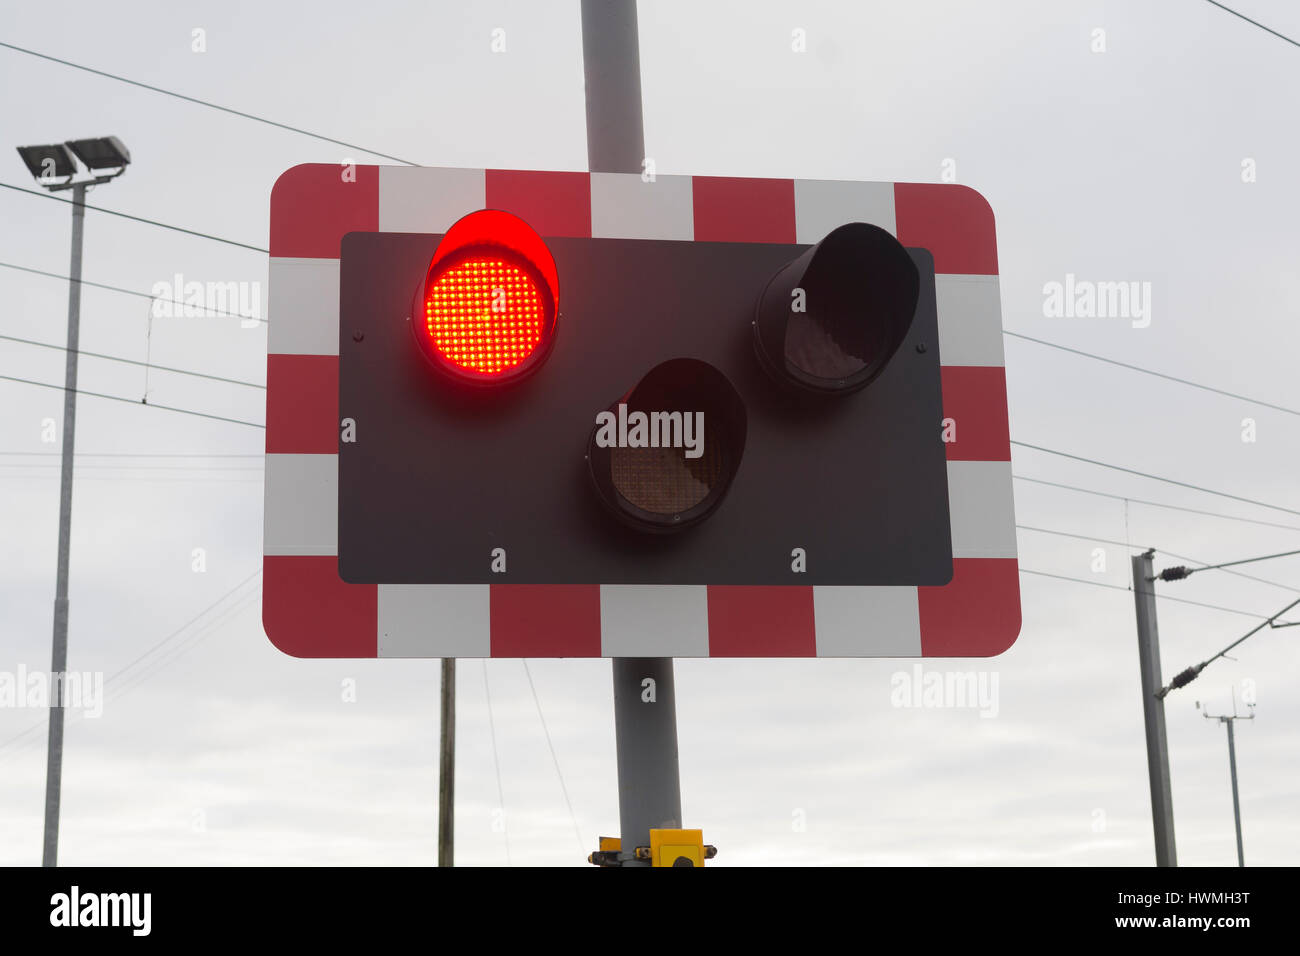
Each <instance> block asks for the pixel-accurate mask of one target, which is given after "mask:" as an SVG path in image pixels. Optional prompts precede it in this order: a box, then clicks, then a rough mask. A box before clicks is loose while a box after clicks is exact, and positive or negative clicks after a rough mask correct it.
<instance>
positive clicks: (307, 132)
mask: <svg viewBox="0 0 1300 956" xmlns="http://www.w3.org/2000/svg"><path fill="white" fill-rule="evenodd" d="M0 47H6V48H8V49H10V50H14V51H16V52H18V53H26V54H27V55H28V56H35V57H39V58H40V59H42V60H49V61H50V62H52V63H58V64H60V65H62V66H70V67H72V68H73V69H74V70H82V71H84V72H86V73H93V74H95V75H96V76H102V77H105V78H106V79H110V80H116V81H117V82H119V83H126V84H128V85H130V86H136V87H139V88H140V89H142V90H149V91H151V92H153V93H161V94H162V95H163V96H172V97H175V98H176V99H178V100H184V101H185V102H187V103H195V104H197V105H199V106H205V107H207V108H208V109H210V110H219V111H220V112H222V113H229V114H231V115H232V116H241V117H243V118H244V119H248V120H252V121H253V122H255V123H264V124H266V125H267V126H274V127H276V128H277V129H283V130H288V131H289V132H291V133H299V134H301V135H303V136H310V137H311V138H312V139H318V140H321V141H322V142H325V143H333V144H334V145H335V146H346V147H347V148H348V149H355V150H360V151H361V152H363V153H369V154H370V155H371V156H380V157H382V158H383V159H391V160H392V161H393V162H395V163H402V164H404V165H406V166H419V165H420V164H419V163H413V162H411V161H410V160H409V159H402V158H401V157H399V156H390V155H389V154H388V153H380V152H377V151H375V150H373V149H366V147H364V146H358V145H356V144H355V143H346V142H344V141H343V140H341V139H334V138H333V137H332V136H324V135H322V134H320V133H313V132H311V131H310V130H305V129H301V128H299V127H297V126H290V125H289V124H287V123H279V122H276V121H275V120H271V119H267V118H266V117H265V116H258V115H256V114H254V113H245V112H244V111H243V110H236V109H232V108H230V107H229V106H221V105H220V104H218V103H210V102H208V101H207V100H201V99H198V98H197V97H194V96H186V95H185V94H184V93H177V92H176V91H175V90H168V89H165V88H163V87H161V86H152V85H150V84H148V83H141V82H140V81H139V80H132V79H129V78H127V77H125V76H119V75H118V74H116V73H109V72H108V71H107V70H97V69H95V68H94V67H90V66H84V65H83V64H81V63H73V62H72V61H71V60H61V59H59V58H58V57H57V56H50V55H49V54H48V53H38V52H37V51H35V50H29V49H27V48H26V47H21V46H15V45H14V44H12V43H4V42H0Z"/></svg>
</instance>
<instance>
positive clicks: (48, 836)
mask: <svg viewBox="0 0 1300 956" xmlns="http://www.w3.org/2000/svg"><path fill="white" fill-rule="evenodd" d="M85 220H86V187H85V185H84V184H81V185H77V186H74V187H73V189H72V263H71V266H70V267H69V272H68V276H69V278H70V280H71V281H70V282H69V284H68V350H67V353H66V355H65V364H64V368H63V458H62V462H61V464H60V467H59V557H58V572H57V575H56V578H55V584H54V650H53V654H52V656H51V662H50V680H51V684H52V687H53V693H52V695H51V700H50V736H49V749H48V751H47V753H46V760H45V843H44V849H43V852H42V854H41V865H42V866H57V865H58V859H59V797H60V794H61V793H62V790H63V693H64V681H63V674H64V673H65V672H66V671H67V669H68V557H69V553H70V551H71V542H72V449H73V440H74V437H75V434H76V425H77V349H78V347H79V344H80V341H81V243H82V236H83V227H84V224H85Z"/></svg>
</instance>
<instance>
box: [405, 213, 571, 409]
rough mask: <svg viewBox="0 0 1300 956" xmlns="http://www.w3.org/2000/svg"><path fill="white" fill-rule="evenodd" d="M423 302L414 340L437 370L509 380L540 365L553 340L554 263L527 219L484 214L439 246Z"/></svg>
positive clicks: (473, 378) (464, 222)
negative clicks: (525, 220)
mask: <svg viewBox="0 0 1300 956" xmlns="http://www.w3.org/2000/svg"><path fill="white" fill-rule="evenodd" d="M420 299H421V300H422V301H423V307H422V308H421V309H420V312H419V313H417V315H418V318H416V317H413V318H414V319H415V321H414V322H413V325H414V327H415V333H416V341H417V343H418V344H419V346H420V348H421V351H423V352H424V353H425V355H426V356H427V357H428V358H429V359H430V360H431V361H433V363H434V364H435V365H436V366H438V367H439V368H441V369H442V370H443V371H445V372H448V373H449V374H451V375H452V376H453V377H455V378H458V379H460V380H462V381H468V382H474V383H479V384H496V383H501V382H505V381H509V380H511V379H514V378H518V377H521V376H523V375H525V374H527V373H528V372H530V371H532V370H533V369H534V368H535V367H536V366H537V365H539V364H540V363H541V360H542V359H543V358H544V357H545V355H546V352H547V350H548V348H549V346H550V343H551V339H552V338H553V336H554V334H555V319H556V303H557V301H558V288H557V280H556V271H555V261H554V259H553V258H552V257H551V254H550V250H548V249H547V248H546V244H545V243H544V242H543V241H542V239H541V237H540V236H538V235H537V233H535V232H534V231H533V230H532V229H531V228H530V227H529V226H528V224H527V223H525V222H524V221H523V220H521V219H519V218H518V217H516V216H512V215H510V214H509V213H504V212H501V211H499V210H495V209H485V210H481V211H480V212H476V213H471V214H470V215H468V216H466V217H465V218H463V219H461V220H460V221H459V222H457V223H456V224H455V225H454V226H452V228H451V229H449V230H448V231H447V234H446V235H445V236H444V237H443V239H442V241H441V242H440V243H439V244H438V248H437V250H436V251H435V252H434V255H433V260H432V261H431V262H430V264H429V270H428V273H427V274H426V278H425V281H424V284H423V286H422V287H421V292H420Z"/></svg>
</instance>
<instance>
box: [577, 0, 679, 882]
mask: <svg viewBox="0 0 1300 956" xmlns="http://www.w3.org/2000/svg"><path fill="white" fill-rule="evenodd" d="M582 61H583V76H584V77H585V80H586V102H587V165H588V168H590V170H591V171H592V172H593V173H639V172H641V163H642V161H643V160H644V158H645V132H644V124H643V122H642V116H641V51H640V44H639V42H638V39H637V20H636V0H582ZM613 674H614V740H615V747H616V749H617V752H618V816H619V833H620V839H621V841H622V849H621V850H620V852H619V858H620V860H621V861H622V863H623V865H624V866H648V865H649V862H648V861H643V860H637V859H635V851H636V848H637V847H638V846H647V845H649V842H650V830H651V829H652V828H656V829H657V828H663V827H668V828H674V827H680V826H681V818H682V796H681V779H680V773H679V769H678V760H677V701H676V692H675V689H674V687H673V660H672V658H671V657H646V658H615V659H614V662H613Z"/></svg>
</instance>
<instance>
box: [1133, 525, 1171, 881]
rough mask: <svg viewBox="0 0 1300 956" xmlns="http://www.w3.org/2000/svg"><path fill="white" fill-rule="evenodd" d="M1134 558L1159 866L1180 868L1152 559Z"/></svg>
mask: <svg viewBox="0 0 1300 956" xmlns="http://www.w3.org/2000/svg"><path fill="white" fill-rule="evenodd" d="M1154 553H1155V552H1154V551H1147V552H1146V553H1145V554H1140V555H1135V556H1134V557H1133V601H1134V604H1135V605H1136V608H1137V635H1138V663H1139V664H1140V665H1141V669H1142V717H1143V719H1144V721H1145V723H1146V733H1147V773H1148V775H1149V776H1150V778H1151V821H1152V825H1153V827H1154V829H1155V841H1156V866H1177V865H1178V851H1177V848H1176V847H1175V845H1174V798H1173V787H1172V784H1171V781H1170V776H1169V742H1168V739H1167V737H1166V735H1165V702H1164V700H1162V699H1161V698H1160V697H1157V696H1156V695H1157V694H1158V693H1159V692H1160V688H1161V686H1162V677H1161V671H1160V635H1159V632H1158V631H1157V629H1156V593H1155V586H1154V582H1153V581H1152V580H1151V579H1152V578H1153V577H1154V570H1153V561H1152V556H1153V555H1154Z"/></svg>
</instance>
